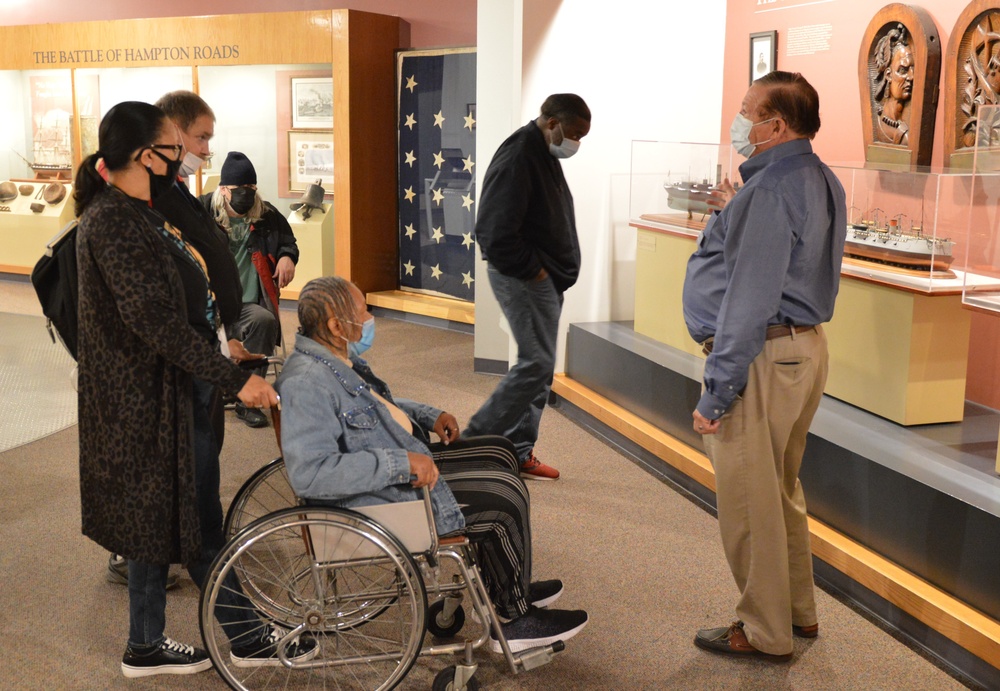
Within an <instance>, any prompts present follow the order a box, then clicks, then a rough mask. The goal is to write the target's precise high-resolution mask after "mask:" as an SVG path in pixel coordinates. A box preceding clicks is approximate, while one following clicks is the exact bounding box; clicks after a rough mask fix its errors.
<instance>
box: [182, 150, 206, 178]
mask: <svg viewBox="0 0 1000 691" xmlns="http://www.w3.org/2000/svg"><path fill="white" fill-rule="evenodd" d="M203 163H205V161H204V160H202V158H201V156H199V155H197V154H193V153H191V152H190V151H188V152H187V153H186V154H184V160H183V161H181V168H180V170H179V171H177V172H178V173H179V174H180V175H181V177H185V178H186V177H187V176H189V175H194V174H195V173H196V172H198V169H199V168H201V166H202V164H203Z"/></svg>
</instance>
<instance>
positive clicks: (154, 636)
mask: <svg viewBox="0 0 1000 691" xmlns="http://www.w3.org/2000/svg"><path fill="white" fill-rule="evenodd" d="M213 393H214V387H212V385H211V384H207V383H205V382H203V381H201V380H200V379H195V380H194V385H193V394H194V395H193V399H194V400H193V404H194V460H195V482H196V483H197V492H198V494H197V501H198V519H199V521H200V523H201V556H199V557H198V559H197V560H195V561H193V562H192V563H190V564H188V565H187V570H188V574H190V576H191V580H193V581H194V582H195V584H196V585H197V586H198V588H199V589H200V588H202V587H203V586H204V583H205V578H206V576H208V571H209V567H211V565H212V560H213V559H215V555H217V554H218V553H219V551H220V550H221V549H222V547H223V545H225V536H224V535H223V533H222V528H223V516H222V502H221V501H220V499H219V445H218V442H217V441H216V437H215V432H214V431H213V429H212V420H211V415H210V410H211V403H212V396H213ZM169 569H170V565H169V564H148V563H145V562H139V561H134V560H132V559H130V560H129V562H128V599H129V635H128V642H129V645H130V646H141V647H146V646H156V645H159V644H160V643H161V642H162V641H163V629H164V627H165V625H166V607H167V572H168V571H169ZM218 602H219V604H221V605H228V606H225V607H219V608H218V609H216V612H217V614H218V615H219V619H220V623H222V624H223V626H224V627H225V629H226V634H227V635H228V636H229V639H230V640H231V641H233V642H234V644H235V645H241V644H246V643H248V642H250V641H252V640H254V639H255V638H258V637H259V636H260V629H261V623H260V620H259V619H258V618H257V616H256V615H255V613H254V607H253V605H252V604H251V603H250V601H249V600H247V598H246V596H244V595H243V592H242V590H241V589H240V585H239V582H238V581H237V580H236V577H235V575H234V574H233V573H232V572H230V573H229V575H228V576H227V577H226V582H225V587H224V588H222V590H221V591H220V593H219V598H218ZM223 619H225V621H223Z"/></svg>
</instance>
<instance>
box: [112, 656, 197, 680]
mask: <svg viewBox="0 0 1000 691" xmlns="http://www.w3.org/2000/svg"><path fill="white" fill-rule="evenodd" d="M209 669H212V660H211V658H206V659H205V660H202V661H201V662H199V663H198V664H196V665H160V666H158V667H133V666H131V665H126V664H125V663H124V662H123V663H122V674H124V675H125V677H126V678H128V679H139V678H141V677H152V676H155V675H157V674H197V673H198V672H204V671H206V670H209Z"/></svg>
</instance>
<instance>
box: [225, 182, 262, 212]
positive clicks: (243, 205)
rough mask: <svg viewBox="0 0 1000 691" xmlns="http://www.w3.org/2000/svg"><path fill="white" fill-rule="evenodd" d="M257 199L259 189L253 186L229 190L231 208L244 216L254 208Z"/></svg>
mask: <svg viewBox="0 0 1000 691" xmlns="http://www.w3.org/2000/svg"><path fill="white" fill-rule="evenodd" d="M256 199H257V190H255V189H253V188H251V187H237V188H236V189H234V190H230V191H229V208H231V209H232V210H233V211H235V212H236V213H238V214H239V215H240V216H242V215H244V214H245V213H246V212H247V211H249V210H250V209H251V208H253V203H254V200H256Z"/></svg>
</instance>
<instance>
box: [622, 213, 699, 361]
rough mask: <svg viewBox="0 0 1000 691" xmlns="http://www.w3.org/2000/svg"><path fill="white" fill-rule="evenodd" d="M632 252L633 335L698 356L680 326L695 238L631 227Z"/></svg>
mask: <svg viewBox="0 0 1000 691" xmlns="http://www.w3.org/2000/svg"><path fill="white" fill-rule="evenodd" d="M631 225H632V226H633V227H634V228H636V232H637V233H638V236H637V242H636V252H635V327H634V328H635V331H636V332H637V333H641V334H642V335H643V336H649V337H650V338H653V339H656V340H657V341H659V342H661V343H666V344H667V345H668V346H672V347H674V348H677V349H678V350H681V351H683V352H685V353H691V354H692V355H701V346H700V345H698V344H697V343H695V342H694V341H692V340H691V336H690V335H689V334H688V331H687V327H686V326H685V325H684V308H683V306H682V304H681V292H682V290H683V288H684V274H685V272H686V271H687V261H688V257H690V256H691V253H692V252H694V250H695V245H696V243H697V241H698V236H697V235H689V234H685V233H683V232H677V233H675V232H671V231H667V230H660V229H655V228H651V227H649V226H643V225H640V224H637V223H632V224H631Z"/></svg>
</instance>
